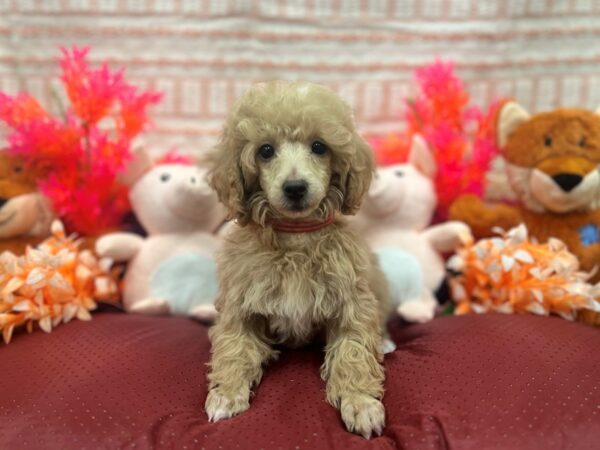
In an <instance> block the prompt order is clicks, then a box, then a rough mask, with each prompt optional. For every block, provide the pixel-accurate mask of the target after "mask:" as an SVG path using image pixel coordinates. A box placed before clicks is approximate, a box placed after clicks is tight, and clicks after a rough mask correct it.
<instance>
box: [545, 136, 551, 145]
mask: <svg viewBox="0 0 600 450" xmlns="http://www.w3.org/2000/svg"><path fill="white" fill-rule="evenodd" d="M544 145H545V146H546V147H552V138H551V137H550V136H544Z"/></svg>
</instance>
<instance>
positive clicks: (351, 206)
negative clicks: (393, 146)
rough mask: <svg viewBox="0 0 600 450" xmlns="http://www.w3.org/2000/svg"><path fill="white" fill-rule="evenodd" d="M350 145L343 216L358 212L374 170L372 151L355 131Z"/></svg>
mask: <svg viewBox="0 0 600 450" xmlns="http://www.w3.org/2000/svg"><path fill="white" fill-rule="evenodd" d="M350 145H351V146H353V152H352V156H351V157H350V158H349V164H350V165H349V167H348V173H347V175H346V184H345V192H344V201H343V203H342V213H343V214H354V213H356V211H358V208H359V207H360V203H361V201H362V198H363V196H364V195H365V193H366V192H367V191H368V190H369V186H370V185H371V179H372V178H373V171H374V170H375V161H374V158H373V151H372V150H371V147H369V144H367V143H366V142H365V141H364V139H363V138H361V137H360V136H359V134H358V133H357V132H356V131H355V132H354V133H353V134H352V142H351V143H350Z"/></svg>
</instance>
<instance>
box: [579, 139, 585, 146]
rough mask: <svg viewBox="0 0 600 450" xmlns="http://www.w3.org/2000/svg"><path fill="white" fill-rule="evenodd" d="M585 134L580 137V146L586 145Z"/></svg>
mask: <svg viewBox="0 0 600 450" xmlns="http://www.w3.org/2000/svg"><path fill="white" fill-rule="evenodd" d="M585 142H586V141H585V136H583V137H582V138H581V139H579V146H580V147H585Z"/></svg>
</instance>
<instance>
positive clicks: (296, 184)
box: [283, 180, 308, 202]
mask: <svg viewBox="0 0 600 450" xmlns="http://www.w3.org/2000/svg"><path fill="white" fill-rule="evenodd" d="M306 191H308V183H307V182H306V181H304V180H292V181H286V182H285V183H283V192H285V196H286V197H287V198H288V199H290V200H292V201H294V202H297V201H298V200H302V198H303V197H304V196H305V195H306Z"/></svg>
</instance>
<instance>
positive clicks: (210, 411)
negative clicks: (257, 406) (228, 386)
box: [204, 387, 250, 422]
mask: <svg viewBox="0 0 600 450" xmlns="http://www.w3.org/2000/svg"><path fill="white" fill-rule="evenodd" d="M249 399H250V391H247V392H240V391H238V392H235V393H232V392H231V391H227V392H225V391H223V390H221V389H220V388H218V387H217V388H214V389H211V390H210V391H209V392H208V396H207V397H206V403H205V404H204V408H205V409H206V415H207V416H208V420H209V421H210V422H217V421H219V420H221V419H229V418H230V417H233V416H237V415H238V414H240V413H243V412H244V411H246V410H247V409H248V408H249V407H250V401H249Z"/></svg>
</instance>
